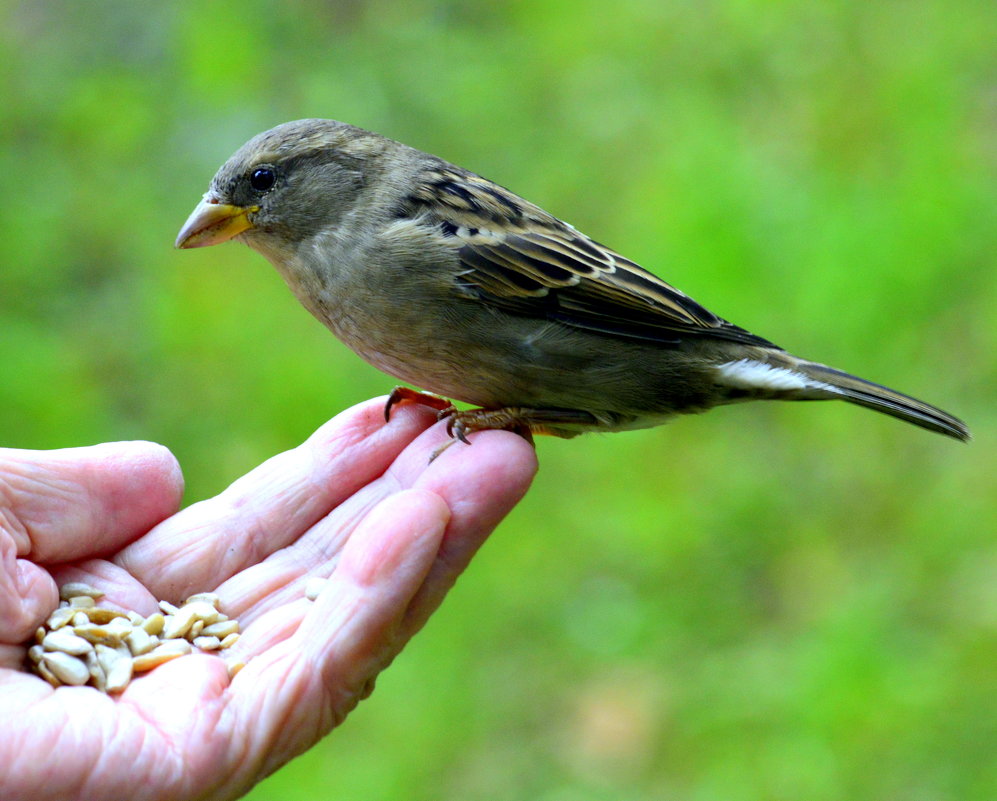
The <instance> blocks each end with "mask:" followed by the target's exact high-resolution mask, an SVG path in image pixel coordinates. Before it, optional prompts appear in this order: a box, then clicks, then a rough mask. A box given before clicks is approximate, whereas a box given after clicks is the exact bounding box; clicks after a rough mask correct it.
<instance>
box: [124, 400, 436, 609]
mask: <svg viewBox="0 0 997 801" xmlns="http://www.w3.org/2000/svg"><path fill="white" fill-rule="evenodd" d="M384 402H385V400H384V399H383V398H375V399H374V400H371V401H367V402H366V403H362V404H360V405H358V406H355V407H353V408H352V409H349V410H347V411H345V412H343V413H342V414H340V415H338V416H337V417H335V418H333V420H331V421H330V422H328V423H326V424H325V425H324V426H322V427H321V428H320V429H319V430H318V431H316V432H315V434H313V435H312V436H311V437H310V438H309V439H308V440H307V441H306V442H304V443H303V444H302V445H300V446H298V447H297V448H294V449H293V450H290V451H287V452H285V453H282V454H279V455H277V456H275V457H273V458H272V459H270V460H268V461H267V462H264V463H263V464H262V465H260V466H259V467H258V468H256V469H255V470H253V471H252V472H250V473H248V474H247V475H245V476H243V477H242V478H240V479H239V480H238V481H236V482H235V483H234V484H232V485H231V486H230V487H229V488H228V489H226V490H225V491H224V492H222V493H221V494H220V495H218V496H217V497H215V498H212V499H210V500H207V501H202V502H201V503H198V504H194V505H193V506H190V507H188V508H187V509H184V510H183V511H182V512H181V513H179V514H178V515H175V516H174V517H172V518H171V519H170V520H167V521H166V522H164V523H163V524H162V525H161V526H158V527H157V528H156V529H155V530H154V531H152V532H150V533H149V535H148V536H146V537H143V538H142V540H140V541H139V542H136V543H134V544H133V545H131V546H129V547H128V548H126V549H125V550H124V551H122V552H121V553H120V554H118V556H117V557H116V562H117V563H118V564H119V565H120V566H121V567H123V568H125V569H126V570H128V571H129V572H130V573H132V574H133V575H135V576H137V577H139V578H140V579H141V580H142V582H143V583H144V584H145V585H146V586H148V587H149V588H150V589H151V590H152V591H153V593H154V594H156V595H157V596H158V597H160V598H174V599H178V598H183V597H185V596H186V595H189V594H190V593H191V592H197V591H201V590H206V589H213V588H215V587H218V585H219V584H221V583H222V582H223V581H225V580H226V579H228V578H229V577H230V576H232V575H234V574H236V573H238V572H239V571H241V570H244V569H245V568H247V567H248V566H250V565H253V564H256V563H258V562H260V561H262V560H263V559H265V558H266V557H267V556H268V555H269V554H271V553H273V552H274V551H277V550H279V549H281V548H283V547H285V546H286V545H287V544H288V543H290V542H293V541H294V540H296V539H297V538H298V537H299V536H301V534H302V533H303V532H305V531H307V530H308V529H309V528H310V527H311V526H313V525H314V524H315V523H316V522H317V521H318V520H320V519H321V518H322V517H324V516H325V515H326V514H328V512H329V511H330V510H331V509H333V508H335V507H336V506H337V505H338V504H340V503H341V502H342V501H343V500H344V499H346V498H348V497H350V495H352V494H353V493H354V492H356V491H357V490H358V489H359V488H360V487H363V486H364V485H365V484H367V483H368V482H370V481H371V480H372V479H374V478H376V477H377V476H379V475H380V474H381V473H383V472H384V470H385V469H386V468H387V467H388V465H390V464H391V462H392V460H394V458H395V457H396V456H397V455H398V453H399V452H401V450H402V449H403V448H405V446H406V445H408V444H409V442H411V441H412V440H413V439H414V438H415V437H416V436H417V435H418V434H419V433H420V432H421V431H423V430H424V429H425V428H426V427H427V426H429V425H430V424H431V422H432V420H433V415H432V414H431V413H429V412H427V411H426V410H422V409H419V408H418V407H404V408H398V409H397V410H396V411H395V413H394V414H392V416H391V422H390V423H389V424H385V422H384Z"/></svg>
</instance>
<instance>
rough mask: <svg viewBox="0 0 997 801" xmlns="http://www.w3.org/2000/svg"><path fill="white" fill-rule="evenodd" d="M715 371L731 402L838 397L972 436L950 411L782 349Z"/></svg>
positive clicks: (923, 424) (947, 431)
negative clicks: (738, 400) (761, 399)
mask: <svg viewBox="0 0 997 801" xmlns="http://www.w3.org/2000/svg"><path fill="white" fill-rule="evenodd" d="M718 372H719V376H720V381H721V383H723V384H725V385H726V386H727V387H729V388H730V389H731V390H732V392H731V396H730V398H731V400H735V399H743V398H746V397H755V398H778V399H785V400H829V399H832V398H840V399H841V400H846V401H848V402H849V403H854V404H857V405H859V406H865V407H866V408H867V409H873V410H874V411H877V412H882V413H883V414H888V415H890V416H891V417H896V418H899V419H900V420H905V421H906V422H908V423H912V424H914V425H916V426H920V427H921V428H926V429H928V430H929V431H936V432H938V433H939V434H945V435H946V436H949V437H952V438H954V439H958V440H962V441H963V442H966V441H968V440H969V438H970V434H969V429H968V428H967V427H966V424H965V423H963V422H962V420H959V419H958V418H957V417H953V416H952V415H951V414H949V413H948V412H944V411H942V410H941V409H939V408H937V407H935V406H931V405H930V404H927V403H925V402H924V401H920V400H918V399H917V398H912V397H910V395H904V394H902V393H900V392H897V391H896V390H893V389H890V388H889V387H884V386H882V385H881V384H874V383H873V382H872V381H866V380H865V379H864V378H859V377H858V376H854V375H851V374H849V373H844V372H842V371H841V370H835V369H834V368H833V367H828V366H827V365H825V364H818V363H817V362H808V361H804V360H802V359H797V358H796V357H795V356H791V355H790V354H788V353H786V352H785V351H770V352H768V353H766V354H764V356H762V358H743V359H738V360H735V361H731V362H726V363H724V364H721V365H720V366H719V367H718Z"/></svg>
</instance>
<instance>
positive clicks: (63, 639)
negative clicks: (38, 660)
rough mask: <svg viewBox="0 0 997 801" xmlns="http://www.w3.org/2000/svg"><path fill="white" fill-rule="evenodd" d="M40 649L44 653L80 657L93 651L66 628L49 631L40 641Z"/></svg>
mask: <svg viewBox="0 0 997 801" xmlns="http://www.w3.org/2000/svg"><path fill="white" fill-rule="evenodd" d="M42 648H44V649H45V650H46V651H62V653H64V654H71V655H73V656H80V655H81V654H85V653H87V652H88V651H92V650H93V645H91V644H90V643H89V642H87V641H86V640H85V639H83V638H82V637H79V636H77V635H76V634H74V633H73V632H72V631H70V630H69V629H67V628H62V629H59V630H57V631H50V632H49V633H48V634H46V635H45V639H44V640H42Z"/></svg>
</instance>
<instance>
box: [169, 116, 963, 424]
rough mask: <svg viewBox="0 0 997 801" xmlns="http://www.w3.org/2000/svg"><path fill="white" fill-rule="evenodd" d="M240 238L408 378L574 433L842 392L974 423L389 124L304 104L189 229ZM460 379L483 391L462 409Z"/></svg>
mask: <svg viewBox="0 0 997 801" xmlns="http://www.w3.org/2000/svg"><path fill="white" fill-rule="evenodd" d="M229 239H239V240H241V241H243V242H245V243H246V244H247V245H249V246H250V247H252V248H254V249H255V250H258V251H259V252H260V253H262V254H263V255H264V256H265V257H266V258H267V259H269V260H270V261H271V262H272V263H273V265H274V266H275V267H276V268H277V270H278V271H279V272H280V274H281V275H282V276H283V277H284V280H285V281H286V282H287V284H288V286H289V287H290V288H291V291H292V292H294V294H295V295H296V296H297V298H298V300H300V301H301V303H302V304H303V305H304V306H305V308H306V309H308V310H309V311H310V312H311V313H312V314H313V315H315V316H316V317H317V318H318V319H319V320H321V321H322V322H323V323H324V324H325V325H326V326H328V327H329V329H330V330H331V331H332V332H333V333H334V334H335V335H336V336H338V337H339V338H340V339H341V340H342V341H343V342H345V343H346V344H347V345H348V346H349V347H350V348H352V349H353V350H354V351H356V352H357V353H358V354H359V355H360V356H361V357H363V358H364V359H366V360H367V361H368V362H370V363H371V364H373V365H374V366H376V367H378V368H380V369H381V370H383V371H385V372H386V373H388V374H390V375H392V376H395V377H396V378H399V379H401V380H402V381H404V382H406V383H409V384H414V385H416V386H418V387H421V388H423V389H425V390H429V391H430V392H432V393H435V394H434V395H428V394H425V393H420V392H415V391H413V390H408V389H396V390H395V392H394V393H392V396H391V400H390V401H389V403H388V408H387V409H386V413H387V412H388V411H390V408H391V405H392V404H393V403H395V402H397V401H399V400H415V401H417V402H421V403H427V404H428V405H430V406H433V407H434V408H437V409H439V410H440V413H441V416H446V417H448V418H449V425H450V430H451V433H452V434H454V435H456V436H458V437H460V438H461V439H465V435H466V434H467V433H468V432H472V431H477V430H481V429H487V428H505V429H513V430H520V431H522V430H526V429H528V430H530V431H533V432H536V433H546V434H554V435H557V436H561V437H572V436H575V435H576V434H579V433H581V432H584V431H592V430H600V431H618V430H625V429H633V428H644V427H648V426H654V425H658V424H659V423H662V422H664V421H665V420H667V419H668V418H670V417H673V416H675V415H677V414H685V413H691V412H702V411H706V410H707V409H710V408H712V407H713V406H717V405H719V404H726V403H734V402H737V401H744V400H753V399H780V400H830V399H840V400H846V401H849V402H851V403H856V404H858V405H860V406H866V407H868V408H870V409H875V410H876V411H879V412H884V413H885V414H889V415H892V416H894V417H899V418H900V419H901V420H906V421H907V422H909V423H913V424H914V425H918V426H921V427H922V428H927V429H929V430H931V431H937V432H939V433H941V434H946V435H948V436H950V437H954V438H956V439H960V440H967V439H969V431H968V429H967V428H966V426H965V424H963V423H962V422H961V421H960V420H958V419H956V418H955V417H953V416H952V415H950V414H947V413H946V412H943V411H942V410H941V409H937V408H935V407H933V406H929V405H928V404H926V403H923V402H921V401H919V400H916V399H915V398H911V397H908V396H907V395H901V394H900V393H899V392H894V391H893V390H892V389H887V388H886V387H883V386H880V385H878V384H873V383H871V382H869V381H865V380H863V379H861V378H857V377H855V376H852V375H849V374H847V373H843V372H841V371H839V370H835V369H833V368H831V367H827V366H825V365H823V364H817V363H815V362H808V361H805V360H803V359H799V358H797V357H795V356H792V355H790V354H789V353H787V352H786V351H784V350H783V349H782V348H779V347H777V346H776V345H773V344H772V343H771V342H769V341H768V340H765V339H762V338H761V337H759V336H756V335H754V334H751V333H749V332H747V331H745V330H744V329H743V328H739V327H737V326H736V325H732V324H731V323H729V322H727V321H726V320H723V319H721V318H720V317H718V316H717V315H715V314H713V313H712V312H710V311H708V310H707V309H705V308H704V307H702V306H700V305H699V304H698V303H696V301H694V300H693V299H692V298H690V297H688V296H687V295H685V294H683V293H682V292H680V291H679V290H677V289H675V288H674V287H672V286H670V285H669V284H666V283H665V282H664V281H662V280H661V279H659V278H658V277H656V276H655V275H653V274H651V273H649V272H648V271H647V270H645V269H643V268H642V267H640V266H639V265H637V264H635V263H634V262H632V261H630V260H629V259H627V258H624V257H623V256H621V255H620V254H618V253H616V252H614V251H612V250H610V249H609V248H607V247H605V246H604V245H600V244H599V243H598V242H595V241H593V240H592V239H589V238H588V237H587V236H585V235H584V234H583V233H581V232H580V231H577V230H575V229H574V228H573V227H572V226H570V225H568V224H567V223H565V222H562V221H561V220H559V219H557V218H556V217H552V216H551V215H550V214H548V213H547V212H545V211H544V210H543V209H541V208H539V207H538V206H535V205H533V204H532V203H530V202H529V201H527V200H524V199H523V198H521V197H519V196H517V195H514V194H513V193H512V192H510V191H509V190H507V189H504V188H503V187H501V186H499V185H498V184H495V183H492V182H491V181H489V180H487V179H485V178H482V177H480V176H478V175H475V174H474V173H472V172H469V171H468V170H465V169H462V168H460V167H457V166H454V165H453V164H449V163H447V162H446V161H443V160H442V159H440V158H437V157H436V156H432V155H429V154H428V153H423V152H421V151H418V150H415V149H413V148H411V147H408V146H406V145H403V144H401V143H399V142H395V141H392V140H390V139H386V138H385V137H383V136H380V135H378V134H376V133H371V132H370V131H365V130H362V129H361V128H356V127H354V126H352V125H347V124H345V123H341V122H335V121H333V120H317V119H316V120H298V121H297V122H289V123H286V124H284V125H279V126H277V127H276V128H274V129H273V130H270V131H266V132H265V133H261V134H259V135H258V136H256V137H254V138H253V139H250V140H249V142H247V143H246V144H245V145H243V146H242V147H241V148H240V149H239V150H238V151H237V152H236V153H235V155H233V156H232V157H231V158H230V159H229V160H228V161H227V162H226V163H225V164H224V165H223V166H222V167H221V169H220V170H219V171H218V173H217V174H216V175H215V177H214V179H213V180H212V181H211V187H210V189H209V190H208V192H207V194H205V195H204V199H203V200H202V201H201V202H200V204H198V206H197V207H196V208H195V209H194V211H193V213H192V214H191V215H190V217H189V218H188V220H187V222H186V223H185V224H184V226H183V228H182V229H181V230H180V234H179V236H178V237H177V241H176V246H177V247H178V248H192V247H202V246H205V245H214V244H218V243H219V242H225V241H226V240H229ZM445 398H453V399H456V400H460V401H465V402H467V403H470V404H473V405H475V406H479V407H481V408H479V409H472V410H464V411H457V410H456V409H454V408H453V407H452V406H451V405H450V404H449V402H448V401H446V400H445Z"/></svg>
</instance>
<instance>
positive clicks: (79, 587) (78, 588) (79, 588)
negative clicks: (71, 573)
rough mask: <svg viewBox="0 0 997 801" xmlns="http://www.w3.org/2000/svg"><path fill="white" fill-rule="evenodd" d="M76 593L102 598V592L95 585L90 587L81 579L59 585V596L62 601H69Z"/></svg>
mask: <svg viewBox="0 0 997 801" xmlns="http://www.w3.org/2000/svg"><path fill="white" fill-rule="evenodd" d="M78 595H86V596H89V597H90V598H103V597H104V593H103V592H102V591H101V590H98V589H97V588H96V587H91V586H90V585H89V584H86V583H84V582H82V581H70V582H68V583H66V584H63V585H62V586H61V587H59V597H60V598H62V600H64V601H69V600H71V599H72V598H73V597H75V596H78Z"/></svg>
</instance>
